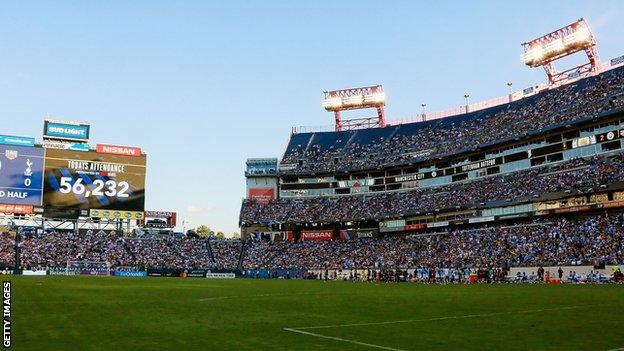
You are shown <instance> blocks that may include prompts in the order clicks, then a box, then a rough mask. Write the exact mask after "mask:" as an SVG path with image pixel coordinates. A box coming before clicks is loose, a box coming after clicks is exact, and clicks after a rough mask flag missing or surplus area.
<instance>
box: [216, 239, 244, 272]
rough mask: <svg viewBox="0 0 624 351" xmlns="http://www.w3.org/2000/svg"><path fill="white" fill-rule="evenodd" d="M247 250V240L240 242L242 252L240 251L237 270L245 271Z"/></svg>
mask: <svg viewBox="0 0 624 351" xmlns="http://www.w3.org/2000/svg"><path fill="white" fill-rule="evenodd" d="M246 249H247V240H241V241H240V251H239V254H238V264H237V265H236V269H237V270H241V269H243V260H244V259H245V250H246ZM211 252H212V251H211Z"/></svg>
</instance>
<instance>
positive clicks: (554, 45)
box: [520, 18, 599, 86]
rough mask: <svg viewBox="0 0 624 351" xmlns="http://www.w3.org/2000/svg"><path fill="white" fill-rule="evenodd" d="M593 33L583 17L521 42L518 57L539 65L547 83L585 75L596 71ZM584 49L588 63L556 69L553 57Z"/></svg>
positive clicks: (571, 79) (523, 61) (568, 80)
mask: <svg viewBox="0 0 624 351" xmlns="http://www.w3.org/2000/svg"><path fill="white" fill-rule="evenodd" d="M596 43H597V41H596V37H595V36H594V34H593V33H592V31H591V28H590V27H589V24H588V23H587V21H585V19H583V18H580V19H579V20H577V21H576V22H574V23H571V24H568V25H567V26H565V27H562V28H559V29H557V30H556V31H554V32H550V33H548V34H546V35H544V36H541V37H539V38H537V39H533V40H531V41H529V42H524V43H522V48H523V53H522V54H521V55H520V60H521V61H522V63H524V64H525V65H527V66H529V67H531V68H535V67H543V68H544V70H545V71H546V75H547V76H548V83H549V84H550V85H551V86H558V85H561V84H565V83H567V82H570V81H573V80H576V79H580V78H585V77H589V76H591V75H593V74H595V73H597V72H598V67H599V58H598V48H597V46H596ZM582 51H584V52H585V54H586V55H587V58H588V60H589V62H588V63H585V64H581V65H578V66H576V67H573V68H571V69H568V70H565V71H563V72H558V71H557V69H556V67H555V63H554V62H555V61H556V60H559V59H562V58H564V57H566V56H570V55H572V54H575V53H577V52H582Z"/></svg>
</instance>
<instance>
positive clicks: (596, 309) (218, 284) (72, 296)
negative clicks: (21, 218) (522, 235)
mask: <svg viewBox="0 0 624 351" xmlns="http://www.w3.org/2000/svg"><path fill="white" fill-rule="evenodd" d="M10 279H11V280H12V281H13V286H12V290H13V291H12V299H13V306H12V312H13V336H12V338H13V349H15V350H118V351H121V350H380V349H381V350H422V349H425V350H449V349H463V350H485V349H491V350H501V349H505V350H537V349H543V350H613V349H618V348H622V347H624V331H623V329H622V325H623V324H624V286H622V285H619V286H615V285H602V286H598V285H591V286H589V285H586V286H581V285H575V286H571V285H567V286H545V285H471V286H464V285H449V286H423V285H415V284H407V283H398V284H395V283H387V284H374V283H353V282H322V281H295V280H292V281H283V280H208V279H179V278H112V277H111V278H103V277H51V276H47V277H12V278H10ZM308 327H315V328H308Z"/></svg>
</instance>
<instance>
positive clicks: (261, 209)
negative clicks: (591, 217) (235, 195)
mask: <svg viewBox="0 0 624 351" xmlns="http://www.w3.org/2000/svg"><path fill="white" fill-rule="evenodd" d="M622 180H624V156H623V155H622V154H617V155H613V156H610V157H601V156H595V157H591V158H579V159H575V160H571V161H566V162H562V163H559V164H555V165H549V166H542V167H539V168H532V169H527V170H521V171H517V172H513V173H509V174H502V175H495V176H489V177H485V178H479V179H475V180H471V181H463V182H457V183H452V184H449V185H444V186H439V187H430V188H422V189H417V190H411V191H407V192H385V193H380V194H374V195H368V196H362V195H353V196H342V197H340V198H337V199H336V198H320V197H316V198H310V199H279V200H274V201H272V202H269V203H268V204H259V203H257V202H255V201H250V200H245V201H244V202H243V206H242V208H241V215H240V221H241V223H243V224H246V225H249V224H253V223H262V224H272V223H310V222H326V223H327V222H345V221H351V220H374V219H383V218H388V217H400V216H404V215H409V214H417V213H429V212H434V211H437V210H444V209H456V208H469V207H474V206H476V205H481V204H485V203H488V202H492V201H509V202H511V201H514V200H518V199H522V198H530V197H535V196H540V195H544V194H547V193H553V192H560V191H567V190H576V191H588V190H592V189H593V190H597V188H596V187H599V186H600V185H606V184H611V183H614V182H617V181H622Z"/></svg>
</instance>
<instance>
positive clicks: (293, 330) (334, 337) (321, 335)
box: [284, 328, 407, 351]
mask: <svg viewBox="0 0 624 351" xmlns="http://www.w3.org/2000/svg"><path fill="white" fill-rule="evenodd" d="M284 330H286V331H289V332H292V333H297V334H303V335H309V336H314V337H317V338H322V339H330V340H336V341H342V342H347V343H350V344H355V345H360V346H366V347H371V348H375V349H380V350H388V351H407V350H403V349H395V348H392V347H386V346H381V345H375V344H368V343H365V342H360V341H356V340H349V339H343V338H339V337H336V336H327V335H323V334H316V333H310V332H306V331H303V330H298V329H294V328H284Z"/></svg>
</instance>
